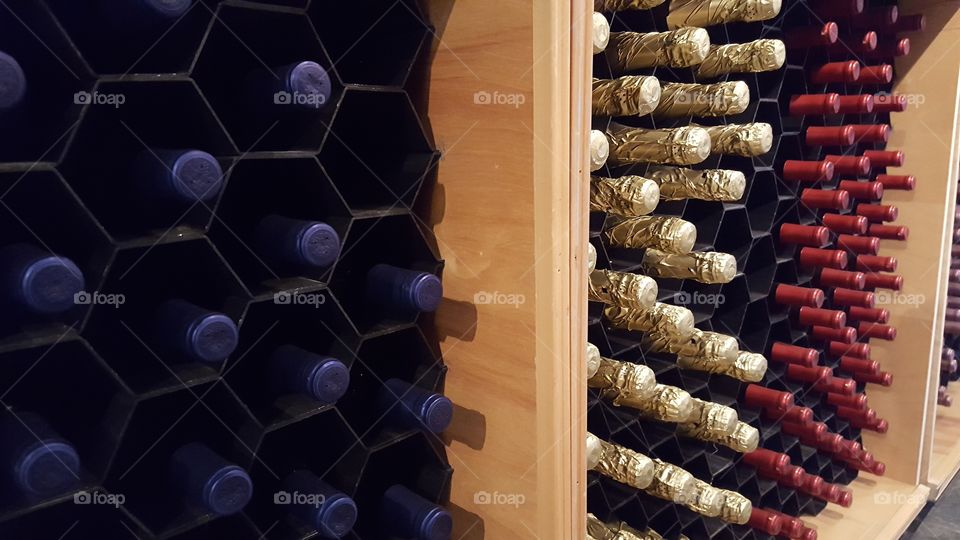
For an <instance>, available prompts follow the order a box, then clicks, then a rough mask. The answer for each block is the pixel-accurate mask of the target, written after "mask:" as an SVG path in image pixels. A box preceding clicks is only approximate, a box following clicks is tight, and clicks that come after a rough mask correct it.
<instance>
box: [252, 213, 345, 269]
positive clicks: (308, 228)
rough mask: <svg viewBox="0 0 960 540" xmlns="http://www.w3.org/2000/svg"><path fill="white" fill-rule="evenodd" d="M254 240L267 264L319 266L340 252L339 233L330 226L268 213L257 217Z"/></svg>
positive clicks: (324, 264)
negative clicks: (260, 218) (258, 221)
mask: <svg viewBox="0 0 960 540" xmlns="http://www.w3.org/2000/svg"><path fill="white" fill-rule="evenodd" d="M254 243H255V246H256V248H257V251H258V252H259V253H260V254H261V255H262V256H263V257H265V258H266V259H267V260H268V263H274V264H280V265H286V266H294V267H312V268H323V267H327V266H330V265H331V264H333V263H334V261H336V260H337V256H338V255H339V254H340V236H339V235H337V231H336V230H334V228H333V227H331V226H330V225H327V224H326V223H322V222H319V221H307V220H302V219H291V218H287V217H283V216H277V215H272V214H271V215H268V216H266V217H264V218H263V219H262V220H260V223H259V224H258V225H257V228H256V232H255V233H254Z"/></svg>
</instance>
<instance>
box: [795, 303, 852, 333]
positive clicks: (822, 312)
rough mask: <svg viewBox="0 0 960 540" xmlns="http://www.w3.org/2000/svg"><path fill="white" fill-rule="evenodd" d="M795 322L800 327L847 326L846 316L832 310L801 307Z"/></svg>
mask: <svg viewBox="0 0 960 540" xmlns="http://www.w3.org/2000/svg"><path fill="white" fill-rule="evenodd" d="M797 321H798V322H799V323H800V325H802V326H814V325H820V326H826V327H829V328H843V327H844V326H845V325H846V324H847V314H846V313H844V312H842V311H837V310H833V309H819V308H813V307H806V306H804V307H802V308H800V310H799V312H798V313H797Z"/></svg>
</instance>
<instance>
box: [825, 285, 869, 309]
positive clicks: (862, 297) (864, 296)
mask: <svg viewBox="0 0 960 540" xmlns="http://www.w3.org/2000/svg"><path fill="white" fill-rule="evenodd" d="M875 303H876V297H875V296H874V294H873V293H872V292H869V291H855V290H852V289H844V288H841V287H838V288H836V289H834V290H833V304H834V305H836V306H860V307H867V308H872V307H873V306H874V304H875Z"/></svg>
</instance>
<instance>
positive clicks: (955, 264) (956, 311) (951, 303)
mask: <svg viewBox="0 0 960 540" xmlns="http://www.w3.org/2000/svg"><path fill="white" fill-rule="evenodd" d="M958 217H960V196H958V205H957V210H956V215H955V216H954V223H958V224H960V219H957V218H958ZM948 280H949V282H948V285H947V306H946V309H945V311H944V318H945V319H946V320H945V321H944V327H943V334H944V335H943V342H944V344H943V351H942V353H941V355H940V386H939V388H938V389H937V404H938V405H942V406H944V407H950V406H951V405H953V396H952V395H950V394H949V393H948V391H947V390H948V386H949V385H950V383H951V382H954V381H956V380H957V379H960V369H958V368H957V352H958V350H960V231H958V232H955V233H954V235H953V246H952V248H951V258H950V270H949V272H948Z"/></svg>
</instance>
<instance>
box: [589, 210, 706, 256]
mask: <svg viewBox="0 0 960 540" xmlns="http://www.w3.org/2000/svg"><path fill="white" fill-rule="evenodd" d="M611 221H613V225H612V226H610V227H609V228H607V230H606V231H605V234H606V236H607V240H609V241H610V244H611V245H613V246H615V247H623V248H653V249H659V250H660V251H665V252H667V253H689V252H690V250H691V249H693V245H694V244H695V243H696V241H697V228H696V227H695V226H694V225H693V223H690V222H689V221H684V220H682V219H680V218H677V217H671V216H637V217H632V218H625V219H620V220H611Z"/></svg>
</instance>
